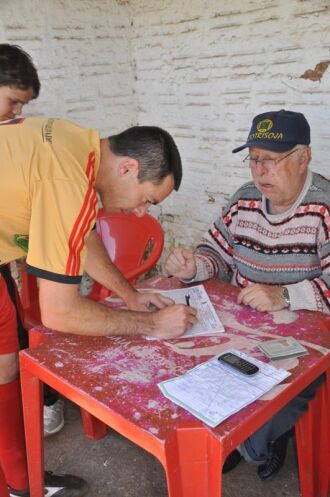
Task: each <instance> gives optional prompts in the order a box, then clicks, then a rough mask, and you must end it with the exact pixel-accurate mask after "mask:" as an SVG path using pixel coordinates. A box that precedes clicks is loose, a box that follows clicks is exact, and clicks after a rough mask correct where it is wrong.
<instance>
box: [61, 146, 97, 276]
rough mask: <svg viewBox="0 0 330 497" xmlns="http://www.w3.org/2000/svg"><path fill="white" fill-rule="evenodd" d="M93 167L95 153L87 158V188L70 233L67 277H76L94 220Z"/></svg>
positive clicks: (95, 199)
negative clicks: (87, 235) (86, 239)
mask: <svg viewBox="0 0 330 497" xmlns="http://www.w3.org/2000/svg"><path fill="white" fill-rule="evenodd" d="M94 165H95V153H94V152H91V153H90V154H89V157H88V162H87V166H86V176H87V178H88V188H87V191H86V195H85V198H84V202H83V204H82V206H81V209H80V212H79V214H78V217H77V219H76V222H75V224H74V226H73V229H72V231H71V235H70V238H69V256H68V260H67V264H66V268H65V274H66V275H68V276H76V275H77V274H79V271H80V265H81V261H80V254H81V251H82V249H83V247H84V244H85V236H86V233H88V231H89V230H90V228H91V224H92V223H93V221H94V220H95V218H96V204H97V198H96V193H95V191H94V182H95V174H94Z"/></svg>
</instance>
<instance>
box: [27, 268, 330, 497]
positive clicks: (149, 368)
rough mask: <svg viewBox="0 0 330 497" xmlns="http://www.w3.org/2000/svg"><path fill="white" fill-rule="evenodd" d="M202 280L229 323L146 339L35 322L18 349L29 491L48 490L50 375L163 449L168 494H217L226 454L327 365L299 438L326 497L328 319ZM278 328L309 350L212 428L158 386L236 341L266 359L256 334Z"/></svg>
mask: <svg viewBox="0 0 330 497" xmlns="http://www.w3.org/2000/svg"><path fill="white" fill-rule="evenodd" d="M180 285H181V284H180V283H179V282H178V280H176V279H174V278H169V279H168V278H163V277H159V276H157V277H154V278H153V279H151V280H148V281H147V282H144V285H143V286H145V287H154V288H156V287H157V288H162V289H169V288H174V287H178V286H180ZM204 285H205V288H206V290H207V292H208V294H209V296H210V298H211V300H212V302H213V303H214V305H215V307H216V309H217V312H218V313H219V316H220V318H221V320H222V322H223V323H224V326H225V330H226V331H225V333H222V334H219V335H218V336H217V337H196V338H194V339H188V338H187V339H176V340H164V341H159V340H155V341H148V340H145V339H144V338H139V337H126V338H124V337H82V336H76V335H70V334H64V333H59V332H53V331H49V330H46V329H45V328H42V327H39V328H36V329H35V330H34V331H33V332H32V334H31V337H32V343H33V344H34V347H33V348H30V349H29V350H24V351H22V352H21V353H20V365H21V379H22V391H23V408H24V418H25V425H26V433H27V436H26V442H27V455H28V464H29V477H30V492H31V497H42V496H43V493H42V483H43V482H42V478H43V467H44V459H43V429H42V428H43V426H42V423H43V419H42V384H43V383H47V384H48V385H50V386H51V387H53V388H55V389H56V390H58V392H60V393H61V394H62V395H64V396H65V397H67V398H68V399H70V400H71V401H72V402H74V403H76V404H77V405H79V406H80V407H82V408H83V409H85V410H86V411H87V412H88V413H90V414H91V415H93V416H94V417H95V418H96V420H98V421H97V422H98V423H99V424H100V426H101V427H102V423H105V424H106V425H107V426H110V427H111V428H113V429H115V430H117V431H118V432H119V433H121V434H122V435H123V436H125V437H126V438H128V439H129V440H132V441H133V442H135V443H136V444H137V445H139V446H141V447H143V448H144V449H146V450H147V451H149V452H150V453H152V454H153V455H154V456H155V457H157V458H158V459H159V460H160V462H161V463H162V464H163V466H164V469H165V472H166V477H167V484H168V494H169V496H170V497H202V496H203V497H219V496H220V495H221V468H222V465H223V462H224V460H225V459H226V457H227V455H228V454H229V453H230V452H231V451H232V450H233V449H234V448H235V447H236V446H237V445H238V444H239V443H241V442H242V441H243V440H244V439H246V438H247V437H248V436H249V435H250V434H251V433H253V432H254V431H255V430H256V429H258V428H259V427H260V426H261V425H262V424H264V423H265V422H266V421H267V420H268V419H269V418H271V417H272V416H273V415H274V414H275V413H276V412H277V411H278V410H280V409H281V408H282V407H283V406H284V405H285V404H286V403H287V402H288V401H289V400H290V399H292V398H293V397H294V396H295V395H296V394H297V393H298V392H299V391H301V390H302V389H303V388H305V387H306V386H307V385H308V384H309V383H311V382H312V381H313V380H314V379H315V378H317V377H318V376H319V375H320V374H322V373H323V372H326V373H327V381H326V382H325V383H324V384H323V385H322V386H321V387H320V388H319V390H318V393H317V395H316V397H315V399H314V400H313V401H312V402H311V403H310V407H309V410H308V412H307V413H306V414H304V415H303V416H302V417H301V418H300V420H299V422H298V423H297V424H296V438H297V450H298V462H299V477H300V488H301V494H302V496H303V497H328V489H329V480H330V476H329V475H330V468H329V460H330V426H329V413H330V402H329V399H330V379H329V377H330V374H329V372H330V350H329V349H330V326H329V321H327V319H326V317H325V315H323V314H320V313H316V312H314V313H313V312H307V311H299V312H290V311H288V310H282V311H278V312H272V313H259V312H257V311H254V310H252V309H250V308H249V307H246V306H243V305H238V304H237V303H236V295H237V291H238V289H237V288H235V287H233V286H231V285H227V284H225V283H222V282H219V281H217V280H209V281H207V282H204ZM181 286H182V285H181ZM115 305H116V304H115ZM278 336H294V337H296V338H299V339H300V340H302V343H303V344H304V345H305V346H307V347H308V350H309V354H308V355H306V356H302V357H299V358H293V359H292V358H291V359H287V360H283V361H281V362H277V364H278V365H280V366H281V367H285V368H287V369H289V370H290V372H291V373H292V374H291V376H290V377H289V378H287V379H286V380H285V383H284V384H281V385H279V386H278V387H276V388H274V389H273V390H272V391H271V392H270V393H269V394H267V395H266V396H265V397H264V398H263V399H261V400H258V401H256V402H254V403H253V404H251V405H249V406H247V407H246V408H244V409H243V410H241V411H240V412H238V413H237V414H235V415H233V416H231V417H230V418H228V419H227V420H226V421H224V422H223V423H221V424H220V425H219V426H218V427H216V428H214V429H212V428H209V427H208V426H206V425H205V424H203V423H202V422H201V421H199V420H197V419H196V418H194V417H193V416H192V415H191V414H190V413H188V412H186V411H185V410H184V409H182V408H180V407H179V406H177V405H176V404H174V403H172V402H171V401H169V400H168V399H166V398H165V397H164V396H163V395H162V394H161V392H160V390H159V389H158V387H157V383H159V382H160V381H163V380H165V379H168V378H171V377H173V376H175V375H179V374H182V373H184V372H185V371H187V370H188V369H190V368H192V367H194V366H195V365H196V364H198V363H200V362H203V361H205V360H207V359H209V358H211V357H213V356H214V355H216V354H219V353H220V352H222V351H223V350H225V349H226V348H229V347H235V348H238V349H240V350H242V351H244V352H246V353H248V354H251V355H253V356H255V357H258V358H259V359H262V360H265V361H266V360H267V359H266V358H265V357H264V356H263V355H262V354H261V352H260V351H259V349H258V348H257V344H258V342H259V341H260V340H266V339H271V338H275V337H278ZM36 344H38V345H37V346H35V345H36ZM93 419H94V418H93ZM100 422H102V423H100ZM100 433H102V429H101V430H100ZM72 442H73V443H74V440H73V441H72Z"/></svg>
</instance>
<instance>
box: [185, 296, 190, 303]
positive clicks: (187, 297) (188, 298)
mask: <svg viewBox="0 0 330 497" xmlns="http://www.w3.org/2000/svg"><path fill="white" fill-rule="evenodd" d="M185 297H186V304H187V305H190V303H189V300H190V295H186V296H185Z"/></svg>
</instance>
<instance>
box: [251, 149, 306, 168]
mask: <svg viewBox="0 0 330 497" xmlns="http://www.w3.org/2000/svg"><path fill="white" fill-rule="evenodd" d="M298 150H300V149H299V148H295V149H294V150H291V152H289V153H288V154H287V155H284V157H280V158H279V159H254V158H253V157H250V155H248V156H247V157H245V159H243V162H244V164H247V163H248V164H249V167H250V168H251V169H255V168H256V167H257V165H258V164H260V165H261V166H263V167H265V168H266V169H267V170H268V171H269V170H270V169H273V168H274V167H275V166H277V164H278V163H279V162H281V160H284V159H286V158H287V157H289V155H292V154H294V153H295V152H297V151H298Z"/></svg>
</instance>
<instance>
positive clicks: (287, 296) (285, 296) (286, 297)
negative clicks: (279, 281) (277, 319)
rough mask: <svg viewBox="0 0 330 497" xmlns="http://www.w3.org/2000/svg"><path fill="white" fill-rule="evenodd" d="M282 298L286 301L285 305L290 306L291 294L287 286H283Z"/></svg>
mask: <svg viewBox="0 0 330 497" xmlns="http://www.w3.org/2000/svg"><path fill="white" fill-rule="evenodd" d="M282 299H283V300H284V302H285V307H290V304H291V301H290V294H289V290H288V289H287V287H286V286H282Z"/></svg>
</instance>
